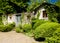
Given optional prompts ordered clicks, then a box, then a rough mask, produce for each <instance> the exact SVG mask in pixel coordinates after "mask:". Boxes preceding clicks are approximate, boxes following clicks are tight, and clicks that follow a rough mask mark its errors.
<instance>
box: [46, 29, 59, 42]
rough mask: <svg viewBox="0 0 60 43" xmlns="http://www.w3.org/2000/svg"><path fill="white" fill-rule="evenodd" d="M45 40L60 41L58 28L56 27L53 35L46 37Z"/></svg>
mask: <svg viewBox="0 0 60 43" xmlns="http://www.w3.org/2000/svg"><path fill="white" fill-rule="evenodd" d="M46 42H49V43H60V28H57V30H56V31H55V32H54V33H53V36H52V37H49V38H47V40H46Z"/></svg>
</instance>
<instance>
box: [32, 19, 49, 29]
mask: <svg viewBox="0 0 60 43" xmlns="http://www.w3.org/2000/svg"><path fill="white" fill-rule="evenodd" d="M46 22H48V21H46V20H37V21H36V23H35V24H34V26H33V29H35V28H36V27H38V26H40V25H41V24H43V23H46Z"/></svg>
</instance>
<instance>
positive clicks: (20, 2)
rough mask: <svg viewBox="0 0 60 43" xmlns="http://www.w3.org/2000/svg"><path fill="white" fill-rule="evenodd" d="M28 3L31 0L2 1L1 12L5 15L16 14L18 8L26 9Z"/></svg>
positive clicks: (0, 0) (0, 1)
mask: <svg viewBox="0 0 60 43" xmlns="http://www.w3.org/2000/svg"><path fill="white" fill-rule="evenodd" d="M28 1H29V0H0V11H1V12H2V13H3V14H6V13H8V14H9V13H16V12H17V10H18V8H24V9H26V8H27V6H28V4H27V2H28ZM1 12H0V13H1Z"/></svg>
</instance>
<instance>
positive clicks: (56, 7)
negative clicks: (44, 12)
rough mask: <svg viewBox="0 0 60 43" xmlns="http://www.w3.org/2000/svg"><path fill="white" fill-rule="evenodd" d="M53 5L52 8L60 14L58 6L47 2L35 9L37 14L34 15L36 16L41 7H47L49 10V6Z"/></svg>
mask: <svg viewBox="0 0 60 43" xmlns="http://www.w3.org/2000/svg"><path fill="white" fill-rule="evenodd" d="M51 5H52V6H53V7H52V8H54V9H55V10H56V12H57V13H59V9H60V8H59V7H58V6H56V5H54V4H50V3H46V2H45V3H42V4H40V5H39V6H38V7H37V8H35V10H34V12H35V13H34V14H36V13H37V11H38V10H39V9H40V8H41V7H45V6H46V7H47V8H48V6H51ZM45 9H46V8H45Z"/></svg>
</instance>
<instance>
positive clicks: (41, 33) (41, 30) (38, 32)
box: [34, 22, 60, 38]
mask: <svg viewBox="0 0 60 43" xmlns="http://www.w3.org/2000/svg"><path fill="white" fill-rule="evenodd" d="M59 26H60V25H59V24H58V23H53V22H48V23H44V24H42V25H40V26H38V27H37V28H36V29H35V31H34V37H35V38H39V37H51V36H52V35H53V33H54V31H55V30H56V28H58V27H59Z"/></svg>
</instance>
